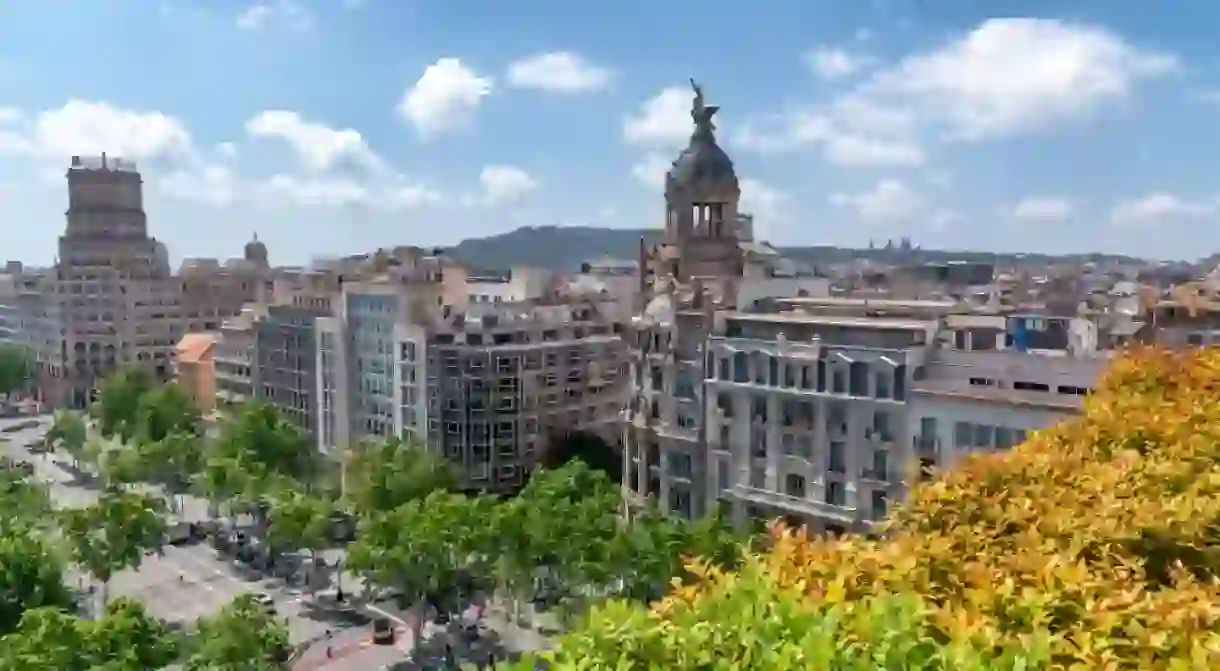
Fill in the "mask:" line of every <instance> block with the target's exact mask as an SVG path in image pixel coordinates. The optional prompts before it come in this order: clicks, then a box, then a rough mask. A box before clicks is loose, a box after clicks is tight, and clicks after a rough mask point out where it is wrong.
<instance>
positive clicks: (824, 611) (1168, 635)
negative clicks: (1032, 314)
mask: <svg viewBox="0 0 1220 671" xmlns="http://www.w3.org/2000/svg"><path fill="white" fill-rule="evenodd" d="M1218 391H1220V351H1217V350H1213V349H1202V350H1194V351H1189V352H1178V353H1171V352H1166V351H1161V350H1139V351H1134V352H1130V353H1128V354H1127V355H1126V356H1124V357H1123V358H1122V359H1120V360H1119V361H1117V362H1116V363H1115V364H1114V365H1113V366H1112V368H1111V370H1110V372H1109V373H1108V374H1107V375H1106V377H1105V379H1104V380H1103V383H1102V384H1101V385H1100V386H1099V388H1098V390H1097V391H1096V393H1095V394H1093V395H1092V396H1091V397H1090V398H1089V399H1088V401H1087V402H1086V404H1085V411H1084V413H1083V415H1082V416H1081V417H1079V418H1076V419H1073V420H1071V421H1067V422H1065V423H1063V424H1061V425H1059V426H1057V427H1054V428H1052V429H1048V430H1045V431H1040V432H1037V433H1036V434H1034V435H1033V436H1032V437H1031V438H1030V440H1028V441H1027V442H1026V443H1025V444H1023V445H1021V446H1018V447H1017V448H1014V449H1013V450H1011V451H1009V452H1006V453H1002V454H994V455H987V456H971V457H967V458H965V459H964V460H963V462H961V463H959V464H956V465H955V466H954V468H953V469H951V470H949V471H948V472H946V473H945V474H943V475H941V476H939V477H938V478H937V479H935V480H933V481H931V482H929V483H927V484H924V485H922V486H920V487H918V488H916V489H915V490H914V491H913V492H912V496H911V499H910V501H909V502H908V503H906V504H905V505H903V506H900V507H899V508H898V509H896V510H895V511H894V512H893V513H892V514H891V516H890V518H889V519H888V520H887V521H886V523H885V525H884V530H885V534H884V535H882V536H881V537H877V538H868V537H852V538H848V539H839V540H835V539H825V538H815V539H811V538H807V537H805V536H804V535H803V534H802V533H800V532H793V531H791V530H787V529H784V528H782V527H779V526H778V525H777V526H776V527H775V528H774V529H773V536H774V538H773V540H774V542H773V543H772V546H771V548H770V550H769V551H767V552H766V553H762V554H758V555H753V556H750V557H749V558H748V559H747V560H746V563H745V565H744V566H743V567H742V568H741V569H740V570H739V571H736V572H722V571H718V570H713V569H710V568H708V567H706V566H703V565H702V564H700V563H698V562H695V563H692V565H691V567H690V570H691V571H693V572H694V573H695V574H697V575H698V576H699V577H700V580H699V582H698V584H696V585H694V586H689V587H686V588H682V589H679V590H677V591H676V592H674V593H672V594H671V595H670V596H669V597H668V598H667V599H666V600H664V601H662V602H660V603H658V604H657V605H655V607H653V608H651V609H643V608H635V607H628V606H626V605H623V604H612V605H608V606H606V607H604V608H601V609H598V610H595V611H594V612H593V613H592V614H591V615H590V616H589V618H588V620H587V622H586V625H585V626H584V627H583V628H582V629H581V630H579V631H577V632H575V633H573V634H572V635H570V636H569V637H567V638H565V639H564V640H563V641H562V642H561V643H560V645H559V647H558V649H557V651H555V652H554V654H553V655H551V657H552V668H559V669H577V668H581V669H584V668H666V669H675V670H681V669H706V668H726V669H727V668H752V669H802V668H827V669H861V670H863V669H875V668H903V669H945V670H948V669H954V670H957V669H966V670H970V669H979V670H980V671H981V670H982V669H1001V670H1003V669H1051V668H1082V669H1084V668H1087V669H1114V670H1116V671H1118V670H1126V669H1131V670H1135V669H1140V670H1145V669H1149V670H1156V669H1213V668H1220V608H1217V604H1220V575H1218V574H1220V561H1218V560H1220V536H1218V535H1217V534H1216V533H1215V528H1216V521H1217V520H1220V405H1217V404H1215V403H1212V402H1211V401H1210V399H1213V398H1215V397H1216V394H1217V392H1218Z"/></svg>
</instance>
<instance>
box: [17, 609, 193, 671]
mask: <svg viewBox="0 0 1220 671" xmlns="http://www.w3.org/2000/svg"><path fill="white" fill-rule="evenodd" d="M178 657H179V637H178V636H177V635H175V634H174V633H173V632H171V631H170V630H169V628H168V627H167V626H166V625H165V624H164V623H162V622H161V621H160V620H157V619H156V618H154V617H152V616H150V615H149V614H148V613H147V612H146V611H145V610H144V607H143V606H141V605H140V604H139V603H137V602H135V601H131V600H128V599H116V600H115V601H114V603H112V604H110V606H109V607H108V608H107V611H106V613H105V616H104V617H102V618H100V619H98V620H83V619H80V618H78V617H75V616H73V615H70V614H69V613H67V612H66V611H64V610H60V609H58V608H53V607H44V608H36V609H34V610H30V611H28V612H27V613H26V614H25V616H24V617H22V618H21V623H20V625H19V626H18V628H17V629H16V630H15V631H14V632H13V633H11V634H9V635H7V636H3V637H0V659H3V660H4V668H5V669H6V671H7V670H10V669H11V670H12V671H43V670H45V669H56V670H57V671H98V670H105V671H146V670H147V669H160V668H164V667H166V666H169V665H170V664H173V663H174V662H175V661H177V660H178Z"/></svg>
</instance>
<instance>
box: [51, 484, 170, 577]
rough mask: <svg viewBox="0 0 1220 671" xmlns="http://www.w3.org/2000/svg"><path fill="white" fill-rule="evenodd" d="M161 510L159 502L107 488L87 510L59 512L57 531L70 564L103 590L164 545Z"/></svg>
mask: <svg viewBox="0 0 1220 671" xmlns="http://www.w3.org/2000/svg"><path fill="white" fill-rule="evenodd" d="M163 508H164V504H163V503H162V502H161V501H160V500H158V499H154V498H151V497H148V496H143V495H141V494H135V493H132V492H128V491H122V490H118V489H113V488H108V489H107V490H105V491H103V492H102V493H101V495H100V496H99V497H98V501H97V503H95V504H94V505H92V506H90V507H88V508H78V509H68V510H63V511H60V528H61V530H62V531H63V536H64V539H65V540H66V542H67V543H68V547H69V548H70V550H71V552H72V559H73V561H74V562H75V563H76V565H77V566H80V567H81V568H83V569H85V570H86V571H88V572H89V574H90V575H92V576H93V577H94V578H95V579H96V580H98V581H100V582H101V583H102V585H103V588H104V587H105V585H106V584H107V583H108V582H110V578H111V576H113V575H114V574H115V573H117V572H119V571H121V570H123V569H127V568H135V567H137V566H139V565H140V562H141V561H143V559H144V555H145V554H147V553H149V552H151V551H153V550H155V549H157V548H159V547H161V545H162V544H163V543H164V540H165V519H164V518H163V517H162V511H163ZM103 594H104V592H103Z"/></svg>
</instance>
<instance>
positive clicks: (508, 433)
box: [407, 301, 625, 490]
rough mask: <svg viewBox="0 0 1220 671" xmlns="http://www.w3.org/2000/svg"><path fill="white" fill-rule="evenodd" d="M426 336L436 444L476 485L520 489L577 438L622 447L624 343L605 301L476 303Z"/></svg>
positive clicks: (430, 423)
mask: <svg viewBox="0 0 1220 671" xmlns="http://www.w3.org/2000/svg"><path fill="white" fill-rule="evenodd" d="M612 306H613V303H607V304H606V306H605V307H606V308H610V307H612ZM426 338H427V340H426V350H424V349H423V348H419V349H416V350H415V352H414V356H416V357H422V356H425V354H424V353H425V351H426V360H424V362H425V366H424V368H423V371H424V375H423V376H421V377H420V378H418V380H419V381H421V382H424V381H426V384H425V385H424V386H423V388H424V389H425V390H426V396H423V397H422V398H426V400H427V405H426V415H425V416H426V424H425V426H426V429H427V441H428V444H429V445H432V446H435V448H436V449H439V450H441V451H442V452H443V453H444V455H445V456H446V457H447V458H448V459H449V460H450V461H452V462H453V463H456V464H459V465H460V467H461V470H462V472H463V473H465V475H466V480H467V484H468V485H469V486H471V487H478V488H482V489H490V490H511V489H513V488H515V487H518V486H520V485H521V484H522V482H523V481H524V477H525V474H526V473H527V472H528V471H529V470H531V469H532V468H533V467H534V465H535V463H536V462H537V460H538V459H539V458H540V457H541V456H542V455H543V454H544V453H545V451H546V449H547V448H548V446H549V445H550V444H551V442H552V441H556V440H561V439H563V438H564V437H565V436H566V435H567V434H569V433H571V432H578V431H579V432H589V433H594V434H597V435H598V436H600V437H601V438H603V439H604V440H606V441H607V442H608V443H609V444H611V445H614V444H616V443H617V442H618V435H617V433H618V429H617V420H618V415H619V412H620V410H621V408H622V405H623V402H624V393H623V392H624V391H625V386H624V376H623V372H624V355H625V343H624V342H623V339H622V337H621V336H620V335H619V327H618V325H616V324H615V323H614V322H613V321H612V320H611V319H609V318H607V316H606V314H605V313H604V312H603V306H601V305H599V304H598V303H596V302H594V301H573V302H570V303H561V304H557V305H543V304H532V305H531V304H524V305H494V304H492V305H488V304H482V305H479V306H475V305H472V306H471V309H470V311H468V312H466V313H465V314H456V313H455V314H452V315H451V316H450V319H449V321H448V322H447V323H446V324H444V325H439V324H433V325H431V327H430V328H428V330H427V331H426ZM407 347H411V348H413V349H414V343H412V344H410V345H407ZM418 419H421V418H420V417H419V416H418V415H417V420H418Z"/></svg>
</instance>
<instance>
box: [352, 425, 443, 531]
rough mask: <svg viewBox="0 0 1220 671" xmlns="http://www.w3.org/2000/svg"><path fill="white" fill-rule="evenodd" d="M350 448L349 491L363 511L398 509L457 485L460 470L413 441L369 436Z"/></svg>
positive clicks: (367, 512) (361, 512) (353, 501)
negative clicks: (376, 438) (457, 471)
mask: <svg viewBox="0 0 1220 671" xmlns="http://www.w3.org/2000/svg"><path fill="white" fill-rule="evenodd" d="M350 449H351V452H350V455H349V460H348V464H347V471H346V475H345V480H346V494H347V498H348V500H349V501H351V502H352V505H353V506H354V507H355V509H356V510H357V511H358V512H359V513H360V514H362V515H364V514H369V513H373V512H377V511H382V512H384V511H390V510H394V509H395V508H398V507H399V506H401V505H403V504H405V503H408V502H410V501H415V500H418V499H423V498H425V497H426V496H428V495H429V494H431V493H432V492H434V491H438V490H453V489H455V488H456V487H457V474H456V472H455V471H454V469H453V467H452V466H451V465H450V464H449V462H448V461H446V460H445V458H444V457H442V456H440V455H438V454H436V453H434V452H429V451H427V450H426V449H424V448H422V447H420V446H418V445H415V444H413V443H409V442H406V441H401V440H397V439H393V438H390V439H384V440H366V441H361V442H358V443H356V444H355V445H353V446H352V447H351V448H350Z"/></svg>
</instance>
